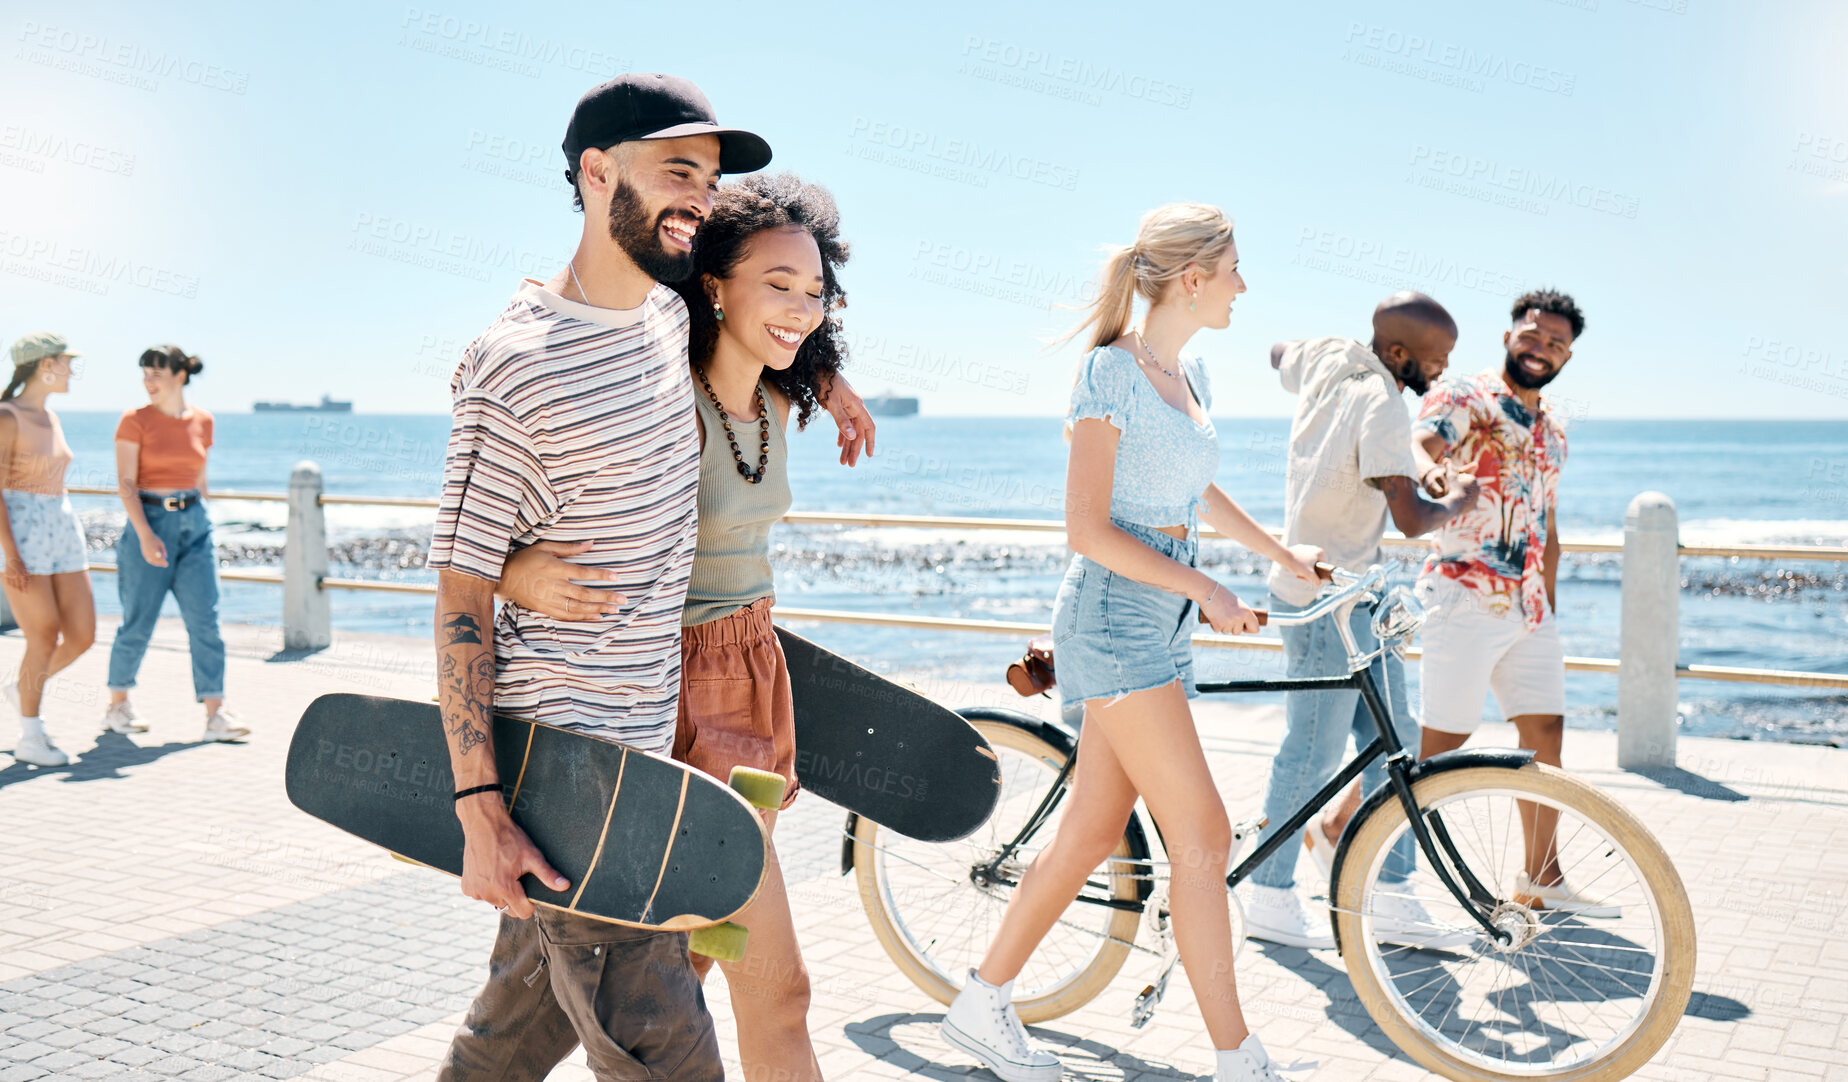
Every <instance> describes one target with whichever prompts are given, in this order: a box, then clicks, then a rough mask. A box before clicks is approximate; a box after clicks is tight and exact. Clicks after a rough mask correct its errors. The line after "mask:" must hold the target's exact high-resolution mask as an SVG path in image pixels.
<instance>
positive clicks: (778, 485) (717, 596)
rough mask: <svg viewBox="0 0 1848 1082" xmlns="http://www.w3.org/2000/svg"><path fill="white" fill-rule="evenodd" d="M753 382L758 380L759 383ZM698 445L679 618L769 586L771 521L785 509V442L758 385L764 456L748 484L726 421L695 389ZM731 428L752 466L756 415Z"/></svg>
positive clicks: (728, 607)
mask: <svg viewBox="0 0 1848 1082" xmlns="http://www.w3.org/2000/svg"><path fill="white" fill-rule="evenodd" d="M758 386H760V387H762V386H764V385H763V384H762V383H759V384H758ZM694 392H695V393H694V395H693V399H694V403H695V405H696V408H697V411H698V413H699V426H700V429H701V431H703V432H704V433H705V437H706V438H705V446H703V447H702V448H701V449H700V454H699V541H698V542H697V545H696V547H695V549H694V552H693V576H692V578H691V579H690V580H689V581H688V583H687V606H686V608H685V609H684V610H682V612H681V614H680V625H681V626H682V627H692V626H693V625H694V624H704V623H710V622H711V621H713V620H717V619H719V618H720V617H722V616H728V615H730V614H731V613H733V612H736V611H737V610H739V609H741V608H743V607H745V606H746V605H749V604H750V603H751V602H753V601H756V600H757V599H758V598H763V597H769V596H770V595H771V594H772V593H774V592H775V588H774V584H773V583H772V581H771V577H770V527H771V526H772V525H773V524H774V523H775V522H776V521H777V520H778V519H780V518H782V517H783V515H784V514H786V513H787V512H788V511H789V504H790V495H789V445H788V443H787V442H785V440H784V438H783V426H782V425H780V424H778V423H777V420H776V417H777V415H776V405H775V404H774V403H773V402H772V401H771V398H770V392H769V390H768V389H767V388H766V389H765V391H764V405H765V406H766V407H767V408H768V409H769V410H770V463H769V465H768V466H767V467H766V468H765V470H764V479H763V480H762V481H761V482H759V483H757V484H755V485H754V484H751V483H750V482H749V481H746V480H745V479H744V478H743V477H742V476H741V475H740V474H739V473H738V460H737V459H736V458H733V457H732V448H731V442H730V441H729V440H727V439H726V438H725V425H724V423H723V422H721V421H720V420H719V413H718V411H717V410H716V409H714V408H713V406H712V400H711V399H709V398H707V397H706V395H705V392H704V391H702V390H700V389H698V388H695V389H694ZM731 425H732V432H733V433H734V434H735V435H736V437H737V439H738V449H739V450H740V451H742V452H743V454H744V464H745V465H746V466H748V467H750V468H751V469H756V468H757V456H758V453H759V452H758V443H759V442H760V440H759V436H758V433H759V431H760V429H759V427H758V424H757V422H756V421H755V420H753V421H749V422H743V423H741V422H739V421H738V420H737V419H736V418H733V419H732V423H731Z"/></svg>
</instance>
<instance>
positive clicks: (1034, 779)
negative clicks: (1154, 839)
mask: <svg viewBox="0 0 1848 1082" xmlns="http://www.w3.org/2000/svg"><path fill="white" fill-rule="evenodd" d="M1009 713H1010V712H1008V711H999V710H993V711H991V710H979V711H978V710H969V711H964V712H963V714H964V716H965V717H967V718H968V719H969V721H970V723H971V724H973V725H974V726H975V727H976V729H977V730H979V731H980V732H981V734H982V736H983V737H985V738H987V740H988V743H989V744H990V746H992V747H993V748H994V749H995V754H996V756H997V757H998V758H999V760H1000V763H1001V799H1000V802H999V803H998V804H997V805H996V808H995V813H994V815H993V816H991V817H990V818H989V820H988V822H987V823H985V824H983V825H982V827H981V828H980V829H979V830H977V831H976V832H975V833H974V834H971V835H970V836H968V837H966V838H962V839H959V840H957V841H953V842H943V843H931V842H920V841H917V840H915V839H912V838H907V837H905V836H903V835H901V834H896V833H894V832H892V831H889V830H884V829H882V828H881V827H880V826H879V824H877V823H874V822H873V821H871V820H870V819H865V818H861V819H860V820H859V821H858V823H857V824H856V825H855V827H854V834H853V866H854V877H855V879H856V880H857V881H858V883H859V888H860V903H861V905H862V906H863V907H864V908H865V910H866V918H867V921H868V923H870V924H871V925H872V928H873V934H874V935H875V936H876V937H877V938H878V940H879V945H880V946H881V947H883V948H885V952H886V954H887V955H888V956H890V957H891V959H892V961H893V962H894V963H896V964H897V965H898V968H899V970H900V971H901V972H903V973H904V974H905V976H906V977H908V978H910V980H911V982H912V983H913V984H915V985H917V986H918V987H919V988H920V989H922V990H923V991H924V992H925V993H926V994H928V995H929V996H930V997H931V998H932V999H935V1000H936V1001H937V1002H939V1003H945V1004H947V1003H949V1002H950V1001H951V1000H953V999H955V998H956V993H957V992H958V991H960V990H961V988H962V984H963V980H964V978H965V977H966V976H967V975H968V972H969V970H970V969H971V968H973V967H975V966H976V965H978V964H980V962H981V960H982V954H983V952H985V951H986V950H987V949H988V944H989V942H990V941H991V940H992V939H993V938H994V934H995V930H996V929H997V928H998V927H999V926H1000V923H1001V914H1002V912H1003V910H1005V909H1006V908H1007V902H1008V899H1009V898H1011V897H1013V893H1014V890H1013V887H1012V885H1011V884H1012V883H1017V882H1019V881H1020V876H1021V874H1022V873H1023V872H1025V870H1026V867H1027V865H1028V864H1030V863H1031V862H1032V860H1033V858H1034V856H1035V855H1037V854H1038V852H1039V850H1040V849H1041V848H1043V847H1044V846H1045V845H1046V843H1047V842H1048V841H1049V840H1050V839H1051V838H1052V836H1053V833H1054V832H1055V831H1056V830H1057V828H1058V824H1059V815H1060V811H1059V810H1055V811H1054V812H1053V814H1052V816H1051V817H1050V818H1049V819H1048V820H1047V821H1046V823H1045V824H1044V825H1042V826H1041V827H1040V828H1039V829H1038V830H1037V831H1036V832H1035V833H1034V834H1033V835H1032V836H1031V837H1029V838H1027V839H1026V841H1025V843H1024V844H1023V846H1022V847H1021V848H1020V849H1019V850H1017V851H1016V852H1015V853H1014V854H1013V855H1012V856H1011V857H1009V859H1008V860H1007V861H1005V862H1003V863H1002V865H1001V866H1000V868H999V869H998V871H999V872H1000V873H1001V876H1002V878H1003V879H1004V880H1006V881H1007V882H997V881H994V880H993V879H991V878H990V877H988V876H986V875H984V874H982V869H983V868H984V866H986V865H987V864H988V863H989V862H990V861H992V860H993V859H994V858H995V856H996V855H997V854H999V853H1000V852H1001V849H1002V847H1003V846H1004V845H1005V844H1007V843H1008V842H1010V841H1012V840H1013V839H1014V838H1015V837H1016V836H1017V835H1018V834H1019V833H1020V831H1021V828H1022V827H1023V826H1025V825H1026V823H1027V822H1028V820H1029V819H1030V817H1031V816H1032V815H1033V813H1034V811H1035V810H1036V809H1037V808H1038V807H1039V805H1040V801H1041V800H1042V799H1043V798H1044V797H1045V796H1046V794H1047V793H1048V792H1049V791H1050V790H1051V788H1052V783H1053V781H1054V780H1055V779H1056V778H1057V777H1058V773H1059V771H1060V769H1062V768H1063V767H1064V765H1065V759H1066V755H1067V754H1068V752H1067V749H1065V748H1062V747H1056V746H1054V745H1053V744H1051V743H1048V742H1047V741H1046V740H1045V739H1043V738H1042V737H1041V736H1040V735H1039V734H1038V733H1037V732H1035V731H1031V730H1030V729H1029V728H1028V726H1027V725H1024V724H1020V723H1016V722H1012V721H1009V720H1008V719H1007V717H1006V715H1007V714H1009ZM1027 721H1028V722H1029V723H1030V724H1035V725H1036V724H1037V723H1033V722H1032V721H1031V719H1027ZM1148 857H1149V854H1148V852H1147V851H1146V846H1145V845H1144V844H1143V842H1142V835H1141V834H1140V833H1139V832H1134V831H1133V830H1132V831H1131V832H1126V833H1125V835H1124V837H1123V840H1122V841H1121V842H1120V843H1119V844H1118V845H1117V847H1116V850H1115V852H1113V853H1112V854H1111V858H1110V859H1109V860H1108V861H1106V863H1105V864H1104V865H1103V866H1102V867H1100V868H1099V869H1098V870H1097V871H1096V872H1095V873H1093V874H1092V875H1091V877H1090V882H1089V883H1088V884H1087V885H1086V887H1085V889H1084V892H1083V896H1084V898H1088V899H1091V900H1090V901H1085V900H1078V901H1074V902H1073V903H1072V904H1071V905H1069V906H1067V907H1066V909H1065V912H1064V913H1063V914H1061V916H1060V918H1059V920H1058V922H1057V923H1056V924H1054V925H1053V927H1052V930H1051V931H1050V932H1048V933H1047V935H1046V938H1045V939H1043V940H1041V941H1040V945H1039V947H1038V948H1037V949H1036V950H1034V952H1033V956H1032V957H1031V958H1030V959H1028V961H1027V964H1026V967H1025V968H1023V969H1022V970H1021V972H1020V976H1019V977H1017V978H1015V981H1014V1008H1015V1009H1016V1010H1017V1011H1019V1012H1020V1017H1021V1020H1022V1021H1025V1022H1043V1021H1045V1020H1047V1019H1049V1018H1057V1017H1059V1016H1060V1015H1064V1014H1069V1013H1071V1012H1072V1011H1075V1010H1077V1009H1078V1008H1079V1007H1082V1006H1084V1005H1085V1004H1086V1003H1089V1002H1090V1001H1091V1000H1092V999H1093V998H1095V997H1096V996H1097V994H1098V993H1099V992H1101V991H1103V990H1104V988H1105V987H1106V986H1107V985H1109V983H1110V979H1111V978H1112V977H1114V976H1116V973H1117V970H1118V969H1120V968H1122V965H1123V960H1124V958H1125V957H1127V956H1128V954H1129V950H1130V946H1131V944H1132V943H1133V942H1134V940H1135V935H1136V924H1137V921H1138V919H1139V916H1140V913H1141V906H1140V896H1141V890H1140V889H1139V885H1140V884H1142V883H1143V882H1145V881H1146V878H1147V876H1148V875H1149V874H1150V866H1149V865H1148V863H1147V861H1148ZM1100 903H1115V905H1114V906H1113V905H1111V904H1100Z"/></svg>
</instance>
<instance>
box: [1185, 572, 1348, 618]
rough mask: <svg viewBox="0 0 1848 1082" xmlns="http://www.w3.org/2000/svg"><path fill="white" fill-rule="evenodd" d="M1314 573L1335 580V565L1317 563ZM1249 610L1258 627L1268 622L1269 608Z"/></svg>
mask: <svg viewBox="0 0 1848 1082" xmlns="http://www.w3.org/2000/svg"><path fill="white" fill-rule="evenodd" d="M1315 573H1316V575H1317V576H1319V577H1320V578H1321V580H1322V581H1323V582H1333V581H1335V565H1334V564H1325V563H1318V564H1316V565H1315ZM1251 611H1252V614H1253V615H1255V616H1256V617H1257V618H1258V626H1259V627H1264V626H1265V625H1266V624H1269V623H1270V610H1269V609H1252V610H1251ZM1200 622H1201V623H1203V624H1204V623H1206V613H1205V612H1204V611H1201V612H1200Z"/></svg>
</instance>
